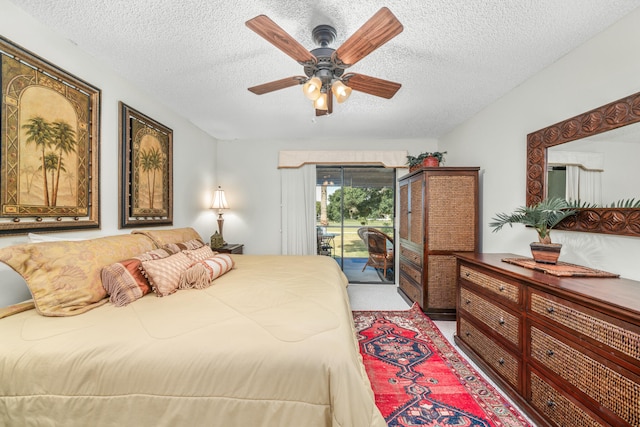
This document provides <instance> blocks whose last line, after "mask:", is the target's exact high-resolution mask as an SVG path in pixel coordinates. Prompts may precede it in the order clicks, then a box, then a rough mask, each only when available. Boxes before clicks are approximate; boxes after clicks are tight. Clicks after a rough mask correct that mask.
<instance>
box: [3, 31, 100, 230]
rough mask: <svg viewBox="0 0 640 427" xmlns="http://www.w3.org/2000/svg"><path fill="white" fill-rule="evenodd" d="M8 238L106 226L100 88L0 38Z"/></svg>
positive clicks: (4, 178)
mask: <svg viewBox="0 0 640 427" xmlns="http://www.w3.org/2000/svg"><path fill="white" fill-rule="evenodd" d="M0 67H1V74H0V83H1V86H2V88H1V92H2V104H1V107H0V122H1V123H2V125H1V126H0V234H1V235H5V234H26V233H28V232H34V231H58V230H76V229H87V228H99V227H100V185H99V184H100V175H99V159H100V155H99V147H100V103H101V91H100V89H98V88H97V87H95V86H93V85H91V84H89V83H87V82H85V81H84V80H81V79H79V78H78V77H76V76H74V75H72V74H70V73H68V72H67V71H64V70H62V69H61V68H59V67H57V66H56V65H54V64H52V63H50V62H48V61H46V60H45V59H43V58H41V57H39V56H37V55H36V54H34V53H32V52H30V51H28V50H26V49H24V48H22V47H21V46H18V45H17V44H15V43H13V42H12V41H10V40H8V39H6V38H4V37H2V36H0Z"/></svg>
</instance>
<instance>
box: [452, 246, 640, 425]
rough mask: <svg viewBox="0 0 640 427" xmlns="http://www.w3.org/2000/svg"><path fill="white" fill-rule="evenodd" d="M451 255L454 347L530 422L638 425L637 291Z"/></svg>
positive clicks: (639, 285)
mask: <svg viewBox="0 0 640 427" xmlns="http://www.w3.org/2000/svg"><path fill="white" fill-rule="evenodd" d="M457 256H458V291H459V294H458V310H457V333H456V337H455V340H456V343H457V344H458V345H459V346H460V347H461V348H462V350H463V351H464V352H465V353H466V354H467V355H468V356H469V357H470V358H471V359H472V360H474V361H475V362H477V363H478V364H479V366H481V367H482V369H483V370H484V371H485V372H486V373H487V374H488V375H489V376H491V378H493V379H494V380H495V381H496V382H497V383H498V384H500V385H501V387H502V388H503V389H504V390H505V392H506V393H507V394H509V395H510V396H511V397H512V398H513V399H514V400H516V401H517V402H518V403H519V404H520V405H521V406H522V407H523V409H524V410H525V411H526V412H527V413H528V414H529V415H530V416H531V417H532V418H533V419H534V420H535V421H536V422H538V423H540V424H541V425H555V426H563V427H564V426H599V425H604V426H609V425H611V426H640V282H636V281H633V280H627V279H611V278H606V279H605V278H592V277H588V278H574V277H572V278H566V277H565V278H559V277H556V276H553V275H549V274H545V273H542V272H537V271H533V270H529V269H526V268H522V267H518V266H515V265H511V264H508V263H506V262H503V261H502V259H503V258H513V257H517V256H516V255H513V254H458V255H457Z"/></svg>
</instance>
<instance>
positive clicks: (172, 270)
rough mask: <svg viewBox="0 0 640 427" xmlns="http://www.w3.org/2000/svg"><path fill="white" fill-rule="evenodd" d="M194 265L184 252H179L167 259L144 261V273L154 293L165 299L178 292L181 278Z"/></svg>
mask: <svg viewBox="0 0 640 427" xmlns="http://www.w3.org/2000/svg"><path fill="white" fill-rule="evenodd" d="M192 263H193V261H191V259H189V257H188V256H186V255H185V254H184V253H183V252H178V253H177V254H173V255H171V256H169V257H167V258H163V259H157V260H156V259H154V260H149V261H142V271H143V272H144V274H145V276H146V277H147V279H149V283H150V284H151V288H152V289H153V291H154V292H155V293H156V294H157V295H158V296H159V297H164V296H167V295H171V294H172V293H174V292H175V291H177V290H178V286H179V282H180V276H181V275H182V273H183V272H184V271H186V270H187V269H188V268H189V266H190V265H191V264H192Z"/></svg>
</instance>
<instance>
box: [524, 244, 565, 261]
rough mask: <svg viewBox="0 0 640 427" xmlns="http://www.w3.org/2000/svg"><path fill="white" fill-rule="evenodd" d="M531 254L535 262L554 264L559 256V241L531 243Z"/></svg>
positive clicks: (560, 246) (560, 247) (560, 245)
mask: <svg viewBox="0 0 640 427" xmlns="http://www.w3.org/2000/svg"><path fill="white" fill-rule="evenodd" d="M530 246H531V255H532V256H533V260H534V261H535V262H539V263H541V264H556V263H557V262H558V258H559V257H560V250H561V249H562V244H561V243H540V242H532V243H531V245H530Z"/></svg>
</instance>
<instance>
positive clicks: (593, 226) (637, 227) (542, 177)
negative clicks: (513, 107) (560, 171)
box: [527, 93, 640, 236]
mask: <svg viewBox="0 0 640 427" xmlns="http://www.w3.org/2000/svg"><path fill="white" fill-rule="evenodd" d="M638 122H640V93H636V94H633V95H631V96H628V97H626V98H623V99H619V100H617V101H614V102H612V103H610V104H607V105H603V106H602V107H599V108H596V109H594V110H591V111H587V112H586V113H583V114H580V115H578V116H575V117H572V118H570V119H567V120H565V121H562V122H560V123H556V124H554V125H551V126H549V127H546V128H544V129H540V130H538V131H536V132H533V133H530V134H529V135H527V205H533V204H536V203H538V202H540V201H541V200H542V199H544V198H545V197H547V195H549V196H553V195H554V194H555V192H556V191H557V188H556V190H554V187H553V185H552V186H551V187H549V176H548V174H547V169H548V167H549V166H550V165H553V164H554V163H555V164H558V163H562V162H566V163H567V164H568V163H580V164H582V163H581V162H583V159H585V158H591V160H588V161H584V163H589V166H587V169H588V168H591V169H592V170H598V169H602V170H612V166H611V165H614V168H613V171H612V174H613V175H617V177H615V180H617V182H618V184H619V183H623V185H622V187H624V188H629V189H630V190H629V192H628V193H626V194H623V193H618V192H613V190H611V191H609V190H606V187H605V186H604V180H605V179H606V177H605V175H606V172H603V175H602V178H601V179H602V180H603V187H602V188H603V190H602V192H601V195H600V199H601V201H600V202H599V203H598V204H599V205H601V206H606V205H607V204H609V205H610V204H611V203H613V202H615V201H618V200H622V199H631V198H635V199H636V200H637V199H638V198H639V197H638V194H637V191H638V190H635V191H636V193H635V194H632V192H633V191H634V190H633V188H634V187H637V185H634V184H633V183H637V182H638V178H637V175H633V176H636V177H635V178H631V176H632V174H635V173H636V172H635V170H637V167H635V166H632V167H631V169H623V168H622V166H623V164H624V163H625V162H626V164H631V165H633V163H629V162H632V161H633V160H634V159H637V158H638V157H637V155H631V154H630V152H629V151H628V150H637V151H638V150H640V148H637V146H636V145H628V146H624V145H623V144H632V143H629V142H615V141H614V136H615V134H616V133H623V134H625V140H628V139H631V138H633V137H631V138H630V137H628V135H633V134H637V135H640V124H637V125H633V124H634V123H638ZM629 125H632V126H629ZM614 130H615V132H614ZM572 141H573V142H572ZM635 141H636V143H635V144H637V145H640V142H637V141H638V138H635ZM596 146H599V147H597V148H596ZM620 146H622V147H623V148H622V150H624V151H625V152H624V153H620V154H622V157H620V160H615V156H614V153H615V152H616V151H620V150H619V149H618V148H620ZM596 151H597V152H599V153H601V154H602V157H601V158H598V156H597V155H596V156H595V157H596V158H595V159H593V158H592V157H594V156H591V155H586V154H584V153H585V152H589V153H594V152H596ZM637 151H634V152H636V153H637ZM558 152H560V153H558ZM580 152H582V153H583V154H580ZM571 153H572V154H571ZM621 170H624V171H625V172H624V173H619V172H620V171H621ZM612 179H613V178H612ZM612 185H614V184H612ZM618 187H620V186H619V185H618ZM616 191H617V190H616ZM594 197H596V198H597V197H598V196H597V195H596V196H594ZM567 198H570V197H567ZM556 228H557V229H560V230H572V231H583V232H591V233H605V234H618V235H626V236H640V209H638V208H617V207H616V208H585V209H579V212H578V214H577V215H576V216H573V217H570V218H567V219H566V220H565V221H563V222H562V223H561V224H560V225H559V226H557V227H556Z"/></svg>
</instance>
